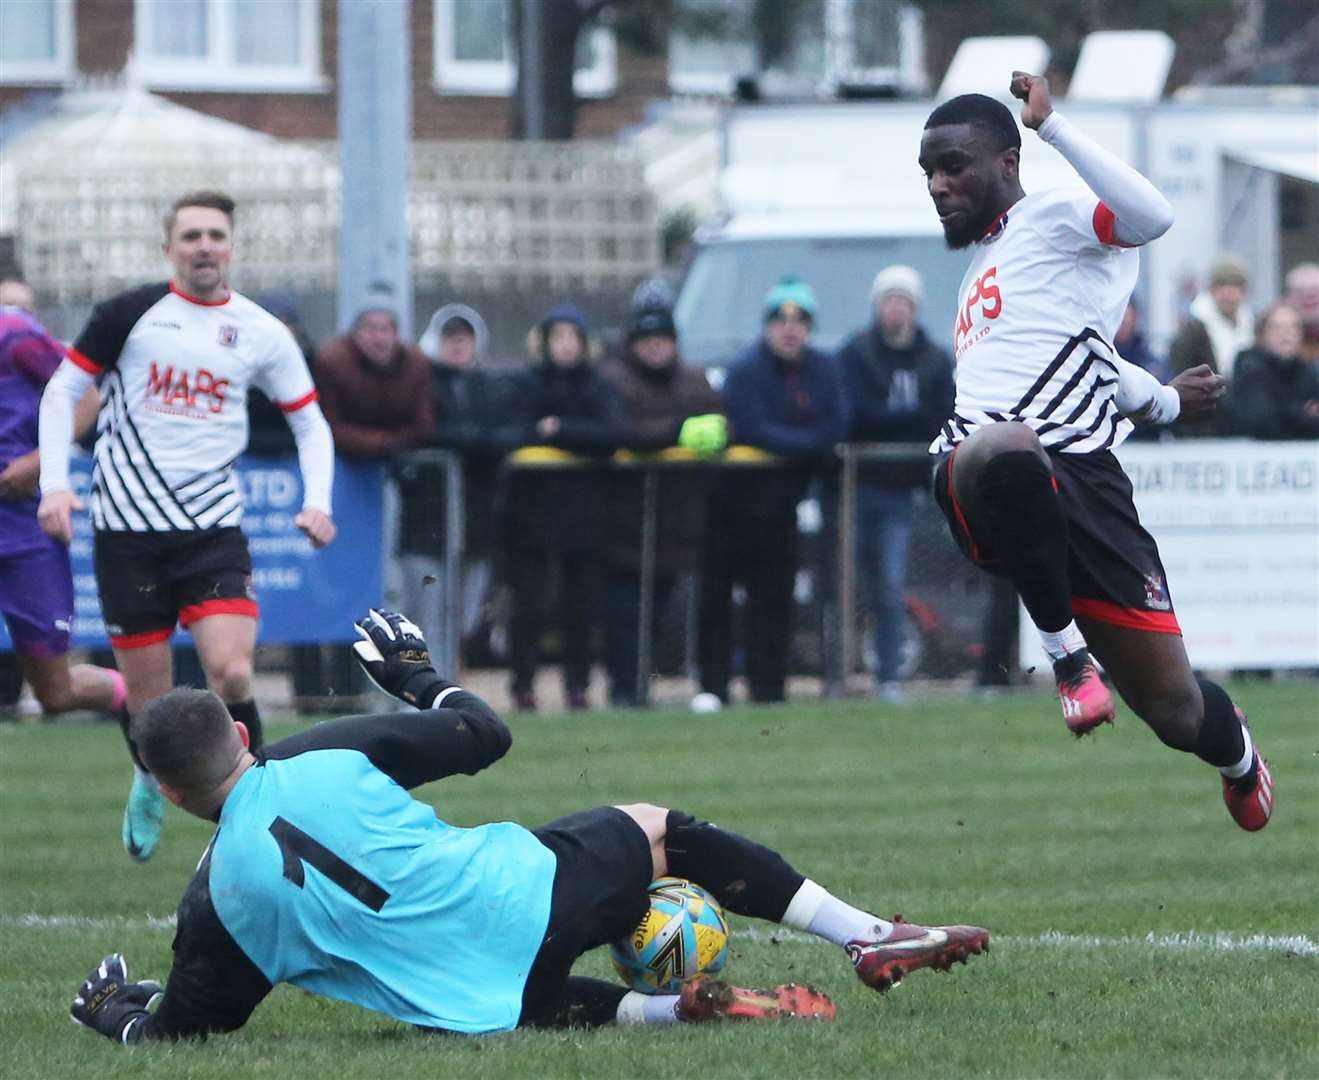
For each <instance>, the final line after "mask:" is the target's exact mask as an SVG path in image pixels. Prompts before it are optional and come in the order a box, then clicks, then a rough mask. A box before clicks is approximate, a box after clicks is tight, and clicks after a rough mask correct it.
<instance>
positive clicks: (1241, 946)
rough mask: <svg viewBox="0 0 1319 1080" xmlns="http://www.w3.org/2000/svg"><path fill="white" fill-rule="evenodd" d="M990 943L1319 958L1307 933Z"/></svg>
mask: <svg viewBox="0 0 1319 1080" xmlns="http://www.w3.org/2000/svg"><path fill="white" fill-rule="evenodd" d="M733 936H734V937H735V938H749V939H750V940H752V941H775V942H777V943H779V944H788V943H792V944H801V943H803V942H816V941H818V940H819V939H818V938H816V937H815V936H814V935H812V934H806V933H803V932H802V931H800V930H764V929H761V928H760V927H758V926H756V927H741V926H739V927H738V928H737V929H736V930H735V931H734V933H733ZM990 940H991V944H992V946H994V947H995V948H1011V947H1013V946H1026V947H1041V946H1043V947H1046V948H1048V947H1056V948H1064V949H1077V948H1080V949H1121V948H1134V947H1137V946H1140V947H1142V948H1149V947H1153V948H1156V949H1170V950H1174V951H1177V950H1184V951H1195V950H1198V951H1203V952H1242V951H1254V952H1291V953H1296V954H1297V955H1298V956H1319V942H1316V941H1314V940H1312V939H1311V938H1309V937H1307V936H1306V935H1305V934H1230V933H1226V932H1222V931H1220V932H1216V933H1212V934H1206V933H1203V932H1201V931H1199V930H1184V931H1181V932H1173V933H1155V932H1154V931H1151V932H1150V933H1148V934H1145V935H1144V936H1137V935H1135V934H1121V935H1115V936H1111V937H1108V936H1104V935H1100V934H1066V933H1063V932H1062V931H1061V930H1046V931H1045V932H1044V933H1042V934H1034V935H1030V936H1023V935H1017V934H992V937H991V939H990Z"/></svg>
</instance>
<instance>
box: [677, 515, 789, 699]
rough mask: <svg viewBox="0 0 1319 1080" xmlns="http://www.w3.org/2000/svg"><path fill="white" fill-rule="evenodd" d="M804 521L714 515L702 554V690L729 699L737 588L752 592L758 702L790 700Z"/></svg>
mask: <svg viewBox="0 0 1319 1080" xmlns="http://www.w3.org/2000/svg"><path fill="white" fill-rule="evenodd" d="M796 574H797V515H796V510H795V508H794V509H793V511H792V514H791V516H781V517H775V518H751V517H746V516H738V517H736V518H732V517H725V516H724V515H721V514H718V513H713V514H712V515H711V517H710V520H709V522H708V523H707V526H706V531H705V541H704V544H703V545H702V550H701V603H700V620H699V633H700V645H699V656H700V664H701V689H702V690H704V691H707V692H709V693H712V694H717V695H719V697H720V698H721V699H723V700H724V701H727V700H728V682H729V679H730V678H731V677H732V675H733V587H734V586H735V585H737V584H741V585H742V586H743V588H744V589H745V590H746V598H747V603H746V611H745V612H744V618H743V620H742V622H743V638H744V642H743V644H744V645H745V649H746V665H745V667H746V676H747V681H748V683H750V686H751V700H752V701H758V702H768V701H782V700H784V696H785V683H786V682H787V678H788V646H789V644H790V640H791V636H792V587H793V581H794V579H795V577H796Z"/></svg>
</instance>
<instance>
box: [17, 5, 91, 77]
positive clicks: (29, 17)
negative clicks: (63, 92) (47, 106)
mask: <svg viewBox="0 0 1319 1080" xmlns="http://www.w3.org/2000/svg"><path fill="white" fill-rule="evenodd" d="M72 74H73V0H0V83H10V84H13V83H22V84H33V83H61V82H64V81H65V80H66V79H68V78H69V76H70V75H72Z"/></svg>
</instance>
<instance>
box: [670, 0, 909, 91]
mask: <svg viewBox="0 0 1319 1080" xmlns="http://www.w3.org/2000/svg"><path fill="white" fill-rule="evenodd" d="M674 12H675V18H674V23H673V28H672V30H671V32H670V35H669V86H670V87H671V88H672V89H673V90H674V92H676V93H680V94H711V93H714V94H730V93H732V92H733V90H734V88H735V85H736V82H737V80H738V79H739V78H740V77H743V76H751V77H754V78H755V79H757V81H759V82H761V83H762V84H764V86H763V88H764V89H767V90H768V91H769V92H770V94H771V96H773V95H774V94H776V93H783V94H786V95H789V96H790V95H792V94H797V95H802V94H812V93H820V92H836V91H838V90H839V89H840V88H844V87H848V88H865V87H872V88H880V87H890V88H894V89H900V90H902V91H904V92H907V93H918V92H922V91H923V90H924V86H925V83H924V61H923V55H924V40H923V36H922V23H921V13H920V9H919V8H917V7H915V6H914V5H913V4H909V3H896V2H894V3H888V2H885V3H880V2H878V0H794V2H793V3H791V4H787V3H779V4H775V5H768V6H759V5H756V4H752V3H749V2H747V0H674Z"/></svg>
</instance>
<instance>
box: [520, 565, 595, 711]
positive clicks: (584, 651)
mask: <svg viewBox="0 0 1319 1080" xmlns="http://www.w3.org/2000/svg"><path fill="white" fill-rule="evenodd" d="M505 556H506V560H507V561H506V566H507V570H508V584H509V588H510V589H511V591H512V594H513V611H512V615H511V617H510V619H509V627H508V637H509V642H508V647H509V666H510V667H511V668H512V672H513V693H515V694H529V693H531V692H532V689H533V687H532V684H533V682H534V681H535V678H536V668H537V666H538V665H539V664H540V643H541V635H542V633H543V632H544V630H545V624H546V622H547V617H548V615H549V605H550V601H551V599H554V600H555V604H554V611H555V618H554V623H555V624H556V625H557V627H558V629H559V635H560V650H559V651H560V653H561V656H562V660H563V685H564V689H565V690H567V692H568V693H570V694H571V693H576V692H579V691H580V692H585V690H586V688H587V686H589V685H590V681H591V629H592V627H593V626H594V625H595V617H596V610H597V607H598V602H599V592H600V575H601V569H600V558H599V555H598V553H596V552H595V551H589V550H588V551H572V552H554V551H547V550H544V549H542V548H517V547H515V548H511V549H509V550H508V551H507V552H506V553H505ZM556 577H557V579H558V589H557V590H555V589H554V587H553V584H554V579H555V578H556ZM556 592H557V597H556V596H555V594H556Z"/></svg>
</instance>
